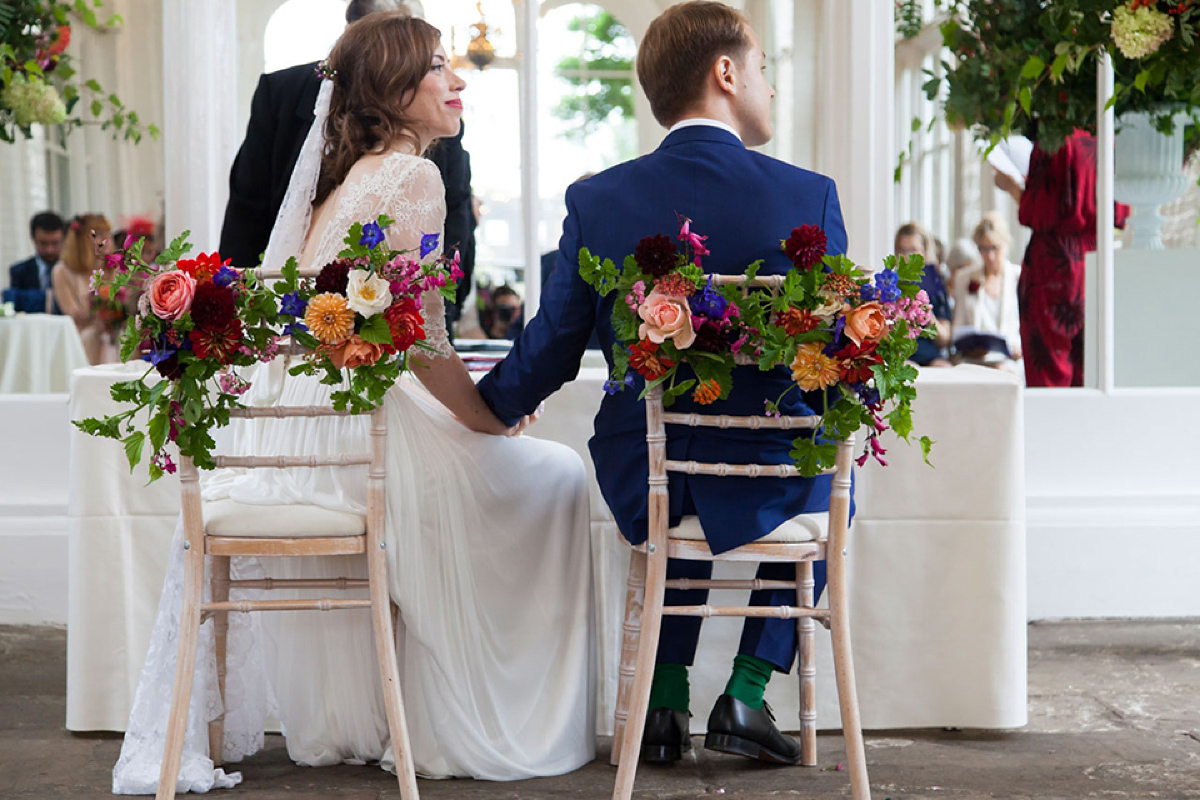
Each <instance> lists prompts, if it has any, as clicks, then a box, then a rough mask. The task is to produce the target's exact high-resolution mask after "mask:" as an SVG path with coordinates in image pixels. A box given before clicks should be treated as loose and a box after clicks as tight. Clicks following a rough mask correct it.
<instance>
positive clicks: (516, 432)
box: [508, 403, 546, 436]
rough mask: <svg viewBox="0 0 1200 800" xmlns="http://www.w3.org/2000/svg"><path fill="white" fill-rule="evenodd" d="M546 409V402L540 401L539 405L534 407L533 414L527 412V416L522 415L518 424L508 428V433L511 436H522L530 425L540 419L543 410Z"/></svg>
mask: <svg viewBox="0 0 1200 800" xmlns="http://www.w3.org/2000/svg"><path fill="white" fill-rule="evenodd" d="M545 410H546V404H545V403H538V407H537V408H536V409H534V411H533V413H532V414H526V415H525V416H523V417H521V421H520V422H518V423H517V424H516V425H513V426H512V427H511V428H509V429H508V435H509V436H520V435H521V434H522V433H524V432H525V429H526V428H528V427H529V426H530V425H532V424H533V423H535V422H537V421H538V419H539V418H540V417H541V416H542V412H544V411H545Z"/></svg>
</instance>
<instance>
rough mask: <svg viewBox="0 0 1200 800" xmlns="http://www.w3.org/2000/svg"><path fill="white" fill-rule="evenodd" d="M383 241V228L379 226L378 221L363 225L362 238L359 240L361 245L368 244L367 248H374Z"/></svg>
mask: <svg viewBox="0 0 1200 800" xmlns="http://www.w3.org/2000/svg"><path fill="white" fill-rule="evenodd" d="M382 241H383V228H380V227H379V223H378V222H368V223H367V224H366V225H363V229H362V238H361V239H359V240H358V243H359V244H361V245H366V246H367V249H369V250H374V249H375V248H376V247H378V246H379V243H380V242H382Z"/></svg>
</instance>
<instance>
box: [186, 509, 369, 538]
mask: <svg viewBox="0 0 1200 800" xmlns="http://www.w3.org/2000/svg"><path fill="white" fill-rule="evenodd" d="M204 530H205V533H207V534H208V535H209V536H230V537H236V538H248V539H276V538H296V539H312V538H316V537H325V536H361V535H362V534H364V533H366V530H367V520H366V517H363V516H360V515H358V514H347V513H346V512H344V511H331V510H330V509H328V508H322V507H321V506H312V505H285V506H260V505H251V504H250V503H239V502H237V501H235V500H214V501H212V502H210V503H205V504H204Z"/></svg>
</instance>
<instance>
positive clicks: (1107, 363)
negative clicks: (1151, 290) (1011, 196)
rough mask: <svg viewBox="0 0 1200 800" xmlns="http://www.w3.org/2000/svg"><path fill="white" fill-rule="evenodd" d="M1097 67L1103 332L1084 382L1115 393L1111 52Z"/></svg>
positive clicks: (1098, 252)
mask: <svg viewBox="0 0 1200 800" xmlns="http://www.w3.org/2000/svg"><path fill="white" fill-rule="evenodd" d="M1096 66H1097V68H1096V263H1097V267H1098V269H1097V275H1096V277H1097V281H1096V289H1097V294H1098V297H1097V303H1096V309H1097V311H1098V314H1097V323H1098V329H1099V332H1100V335H1099V336H1098V337H1097V345H1098V347H1097V353H1096V361H1095V363H1096V367H1097V370H1096V378H1095V380H1094V381H1093V380H1092V379H1091V378H1090V376H1088V375H1086V374H1085V376H1084V384H1085V385H1086V386H1095V387H1097V388H1099V389H1100V390H1102V391H1104V392H1111V391H1112V390H1113V385H1114V381H1113V373H1114V368H1113V348H1114V342H1115V339H1114V327H1115V326H1114V324H1113V316H1114V313H1115V312H1114V309H1115V306H1114V288H1115V286H1116V283H1115V274H1114V271H1113V229H1114V224H1115V219H1114V217H1115V214H1116V211H1115V209H1114V208H1113V202H1114V199H1113V181H1114V177H1113V168H1114V160H1113V157H1114V150H1113V148H1114V144H1113V138H1114V136H1115V129H1114V117H1113V109H1112V107H1111V106H1109V105H1108V98H1110V97H1112V94H1113V69H1112V61H1111V59H1109V57H1108V54H1107V53H1105V52H1103V51H1101V54H1100V63H1099V64H1097V65H1096ZM1089 305H1090V304H1089ZM1085 341H1086V339H1085ZM1088 360H1089V361H1090V359H1088Z"/></svg>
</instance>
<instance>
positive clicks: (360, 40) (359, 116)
mask: <svg viewBox="0 0 1200 800" xmlns="http://www.w3.org/2000/svg"><path fill="white" fill-rule="evenodd" d="M441 39H442V34H441V32H440V31H439V30H438V29H437V28H435V27H433V26H432V25H430V24H429V23H428V22H425V21H424V20H421V19H416V18H415V17H410V16H408V15H407V14H405V13H403V12H376V13H374V14H368V15H367V16H366V17H363V18H362V19H361V20H359V21H358V22H355V23H354V24H353V25H350V26H349V27H348V28H346V31H345V33H343V34H342V37H341V38H340V39H338V41H337V44H336V45H334V47H333V52H331V53H330V54H329V67H330V68H331V69H332V70H334V73H335V74H334V77H333V95H332V96H331V97H330V101H329V117H328V118H327V119H326V120H325V152H324V153H323V154H322V156H321V174H320V177H319V178H318V179H317V194H316V197H315V198H314V199H313V206H314V207H315V206H319V205H320V204H321V203H323V202H325V199H326V198H327V197H329V195H330V193H331V192H332V191H333V190H334V189H336V188H337V187H338V186H339V185H340V184H341V182H342V181H344V180H345V179H346V175H348V174H349V173H350V168H351V167H353V166H354V163H355V162H356V161H358V159H360V158H362V156H363V155H364V154H366V153H369V152H371V151H372V150H378V149H386V148H388V147H391V146H392V145H394V144H396V143H397V142H398V141H401V140H407V141H409V142H410V143H412V145H413V148H414V149H417V148H420V146H421V145H420V141H419V139H418V138H417V135H416V134H415V133H414V132H413V120H412V118H411V117H409V116H408V114H407V111H408V108H409V106H410V105H411V104H412V101H413V98H414V97H416V94H417V87H419V86H420V85H421V81H422V79H424V77H425V74H426V73H427V72H429V68H430V65H432V63H433V54H434V51H435V50H437V47H438V44H439V43H440V42H441Z"/></svg>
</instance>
